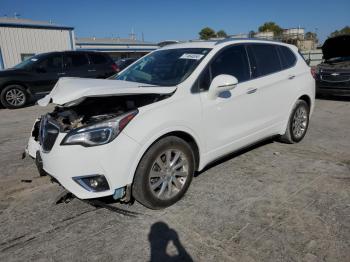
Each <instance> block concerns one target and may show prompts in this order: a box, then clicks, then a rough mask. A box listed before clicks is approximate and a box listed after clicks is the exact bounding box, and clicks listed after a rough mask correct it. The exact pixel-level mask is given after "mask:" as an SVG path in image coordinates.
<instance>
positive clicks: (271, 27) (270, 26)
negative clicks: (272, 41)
mask: <svg viewBox="0 0 350 262" xmlns="http://www.w3.org/2000/svg"><path fill="white" fill-rule="evenodd" d="M258 30H259V32H266V31H271V32H274V34H275V35H280V34H282V32H283V29H282V28H281V27H280V26H279V25H277V24H276V23H275V22H266V23H264V24H263V25H261V26H259V28H258Z"/></svg>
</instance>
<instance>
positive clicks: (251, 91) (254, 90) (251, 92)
mask: <svg viewBox="0 0 350 262" xmlns="http://www.w3.org/2000/svg"><path fill="white" fill-rule="evenodd" d="M257 90H258V89H257V88H249V89H248V91H247V94H253V93H255V92H256V91H257Z"/></svg>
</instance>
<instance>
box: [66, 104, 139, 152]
mask: <svg viewBox="0 0 350 262" xmlns="http://www.w3.org/2000/svg"><path fill="white" fill-rule="evenodd" d="M138 112H139V111H138V110H134V111H131V112H128V113H126V114H123V115H121V116H118V117H115V118H111V119H108V120H104V121H102V122H98V123H95V124H91V125H88V126H84V127H81V128H77V129H73V130H72V131H70V132H69V133H68V134H67V135H66V136H65V137H64V139H63V140H62V142H61V145H82V146H86V147H89V146H99V145H104V144H107V143H109V142H111V141H113V140H114V139H115V138H116V137H117V136H118V135H119V133H120V132H121V131H122V130H123V129H124V127H125V126H126V125H127V124H128V123H129V122H130V121H131V119H133V118H134V117H135V116H136V114H137V113H138Z"/></svg>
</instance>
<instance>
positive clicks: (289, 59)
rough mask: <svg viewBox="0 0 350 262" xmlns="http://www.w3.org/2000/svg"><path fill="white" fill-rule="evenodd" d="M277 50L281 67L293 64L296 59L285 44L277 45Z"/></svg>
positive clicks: (288, 66) (284, 67)
mask: <svg viewBox="0 0 350 262" xmlns="http://www.w3.org/2000/svg"><path fill="white" fill-rule="evenodd" d="M278 51H279V54H280V57H281V63H282V68H283V69H287V68H290V67H292V66H294V65H295V62H296V60H297V58H296V56H295V54H294V53H293V51H292V50H290V48H288V47H286V46H279V47H278Z"/></svg>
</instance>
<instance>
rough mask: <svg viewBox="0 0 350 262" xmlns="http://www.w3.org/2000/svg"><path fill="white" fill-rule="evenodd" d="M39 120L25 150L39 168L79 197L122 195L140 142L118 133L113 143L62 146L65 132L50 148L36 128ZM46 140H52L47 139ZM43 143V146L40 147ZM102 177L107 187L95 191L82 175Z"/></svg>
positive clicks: (57, 136)
mask: <svg viewBox="0 0 350 262" xmlns="http://www.w3.org/2000/svg"><path fill="white" fill-rule="evenodd" d="M40 121H41V120H40V119H38V120H37V121H36V122H35V124H34V127H33V131H32V136H31V137H30V138H29V141H28V145H27V148H26V153H27V154H29V155H30V156H31V157H32V158H35V159H36V161H37V162H39V163H40V165H42V166H39V170H40V168H41V167H42V169H43V170H44V171H45V172H46V173H48V174H49V175H50V176H52V177H53V178H54V179H55V180H57V181H58V182H59V183H60V184H61V185H62V186H63V187H64V188H65V189H67V190H68V191H70V192H71V193H73V194H74V195H75V196H77V197H78V198H80V199H91V198H99V197H105V196H111V195H113V196H115V198H122V197H125V194H127V187H128V185H130V184H131V183H132V180H133V175H132V174H131V172H130V167H131V166H132V165H133V164H134V163H133V159H134V158H133V157H132V156H135V155H137V152H138V151H139V150H140V145H139V144H138V143H137V142H136V141H134V140H133V139H132V138H130V137H129V136H127V135H126V134H125V133H123V132H121V133H120V134H119V135H118V137H117V138H116V139H115V141H113V143H109V144H105V145H100V146H95V147H83V146H81V145H63V146H62V145H61V142H62V140H63V139H64V137H65V136H66V134H67V133H66V132H61V131H59V132H58V133H57V134H56V137H55V139H54V141H52V140H51V141H50V143H52V145H51V147H50V149H49V150H48V148H47V144H45V139H48V138H47V137H46V138H45V135H44V136H43V135H42V131H41V130H40V131H39V130H38V129H39V127H40ZM49 139H52V137H51V138H49ZM43 145H44V146H43ZM101 176H103V177H104V178H105V181H104V182H106V183H108V186H107V187H106V188H107V189H106V190H103V191H94V190H91V188H89V187H87V186H84V183H82V182H81V181H82V178H89V177H101Z"/></svg>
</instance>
